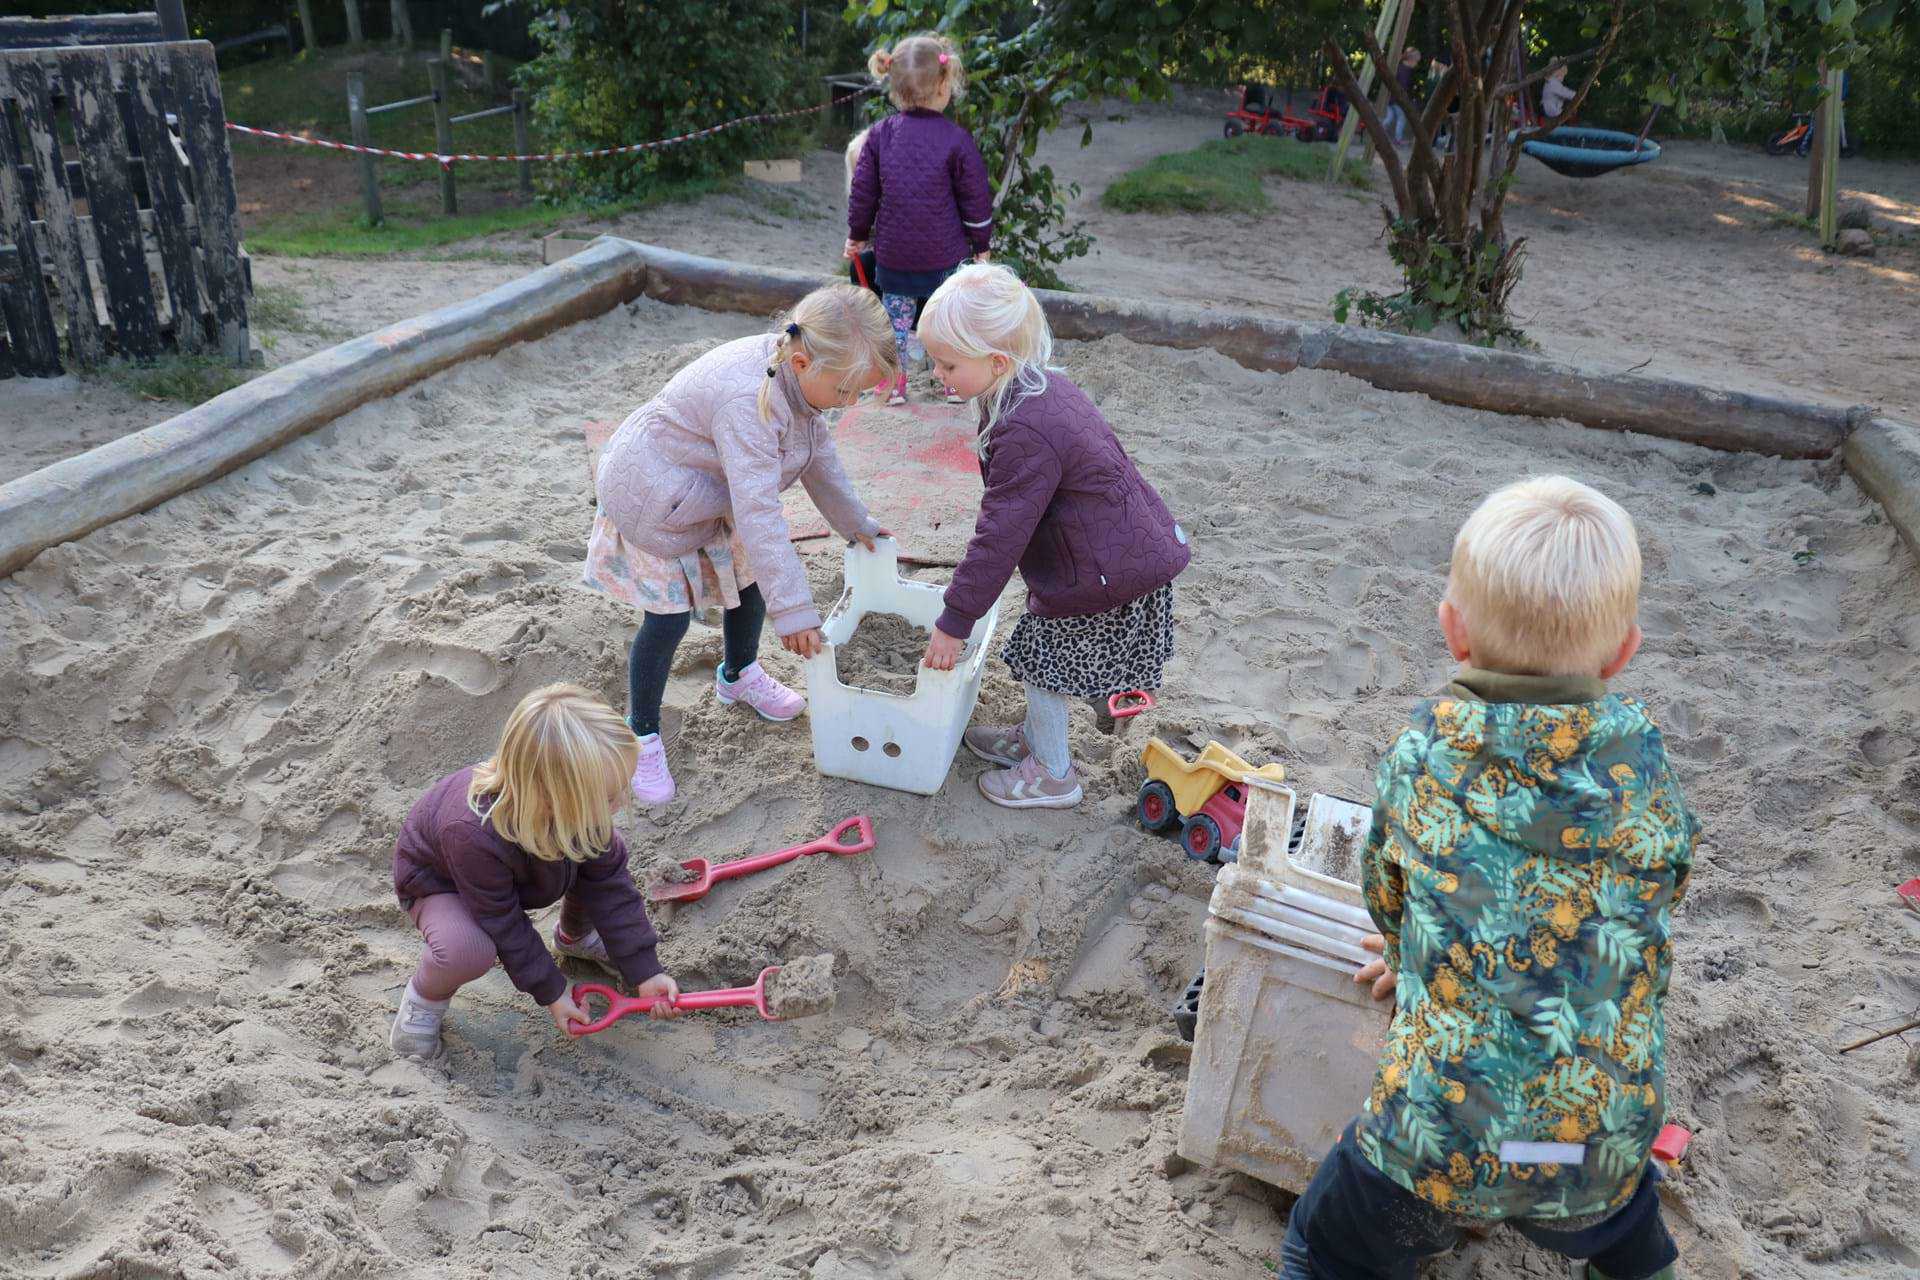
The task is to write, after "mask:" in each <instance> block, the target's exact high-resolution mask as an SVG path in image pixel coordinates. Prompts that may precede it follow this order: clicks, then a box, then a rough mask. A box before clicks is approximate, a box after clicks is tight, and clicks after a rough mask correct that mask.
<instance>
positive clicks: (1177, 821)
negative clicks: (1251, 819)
mask: <svg viewBox="0 0 1920 1280" xmlns="http://www.w3.org/2000/svg"><path fill="white" fill-rule="evenodd" d="M1140 763H1141V764H1143V765H1145V766H1146V768H1147V780H1146V781H1145V782H1143V783H1141V784H1140V795H1139V798H1138V800H1137V801H1136V802H1135V806H1134V812H1135V814H1136V816H1137V817H1138V818H1139V819H1140V825H1141V826H1143V827H1145V828H1146V829H1147V830H1148V831H1152V832H1156V833H1159V832H1168V831H1172V830H1173V829H1174V828H1175V827H1178V828H1179V829H1180V847H1181V848H1182V849H1183V850H1185V852H1186V855H1187V856H1188V857H1189V858H1192V859H1193V860H1194V861H1195V862H1212V861H1214V860H1215V859H1216V858H1218V857H1219V856H1220V851H1221V850H1222V849H1224V848H1226V847H1227V846H1229V845H1231V844H1232V843H1233V842H1234V841H1236V840H1238V839H1239V838H1240V828H1241V827H1242V826H1244V825H1245V824H1246V821H1247V789H1246V781H1247V779H1248V778H1263V779H1266V780H1267V781H1270V782H1285V781H1286V779H1287V774H1286V770H1285V769H1283V768H1281V767H1280V766H1279V765H1278V764H1263V765H1261V766H1260V767H1259V768H1258V769H1256V768H1254V767H1253V766H1252V765H1250V764H1248V763H1247V762H1246V761H1245V760H1242V759H1241V758H1240V757H1239V756H1237V755H1235V754H1234V753H1233V752H1231V751H1229V750H1228V749H1227V748H1225V747H1223V746H1221V745H1220V744H1219V743H1217V742H1209V743H1208V744H1207V745H1206V746H1205V748H1203V749H1202V750H1201V752H1200V754H1199V755H1197V756H1195V757H1194V758H1193V759H1192V760H1191V761H1189V760H1187V759H1186V758H1185V757H1183V756H1182V755H1181V754H1180V753H1179V752H1178V751H1175V750H1174V749H1173V748H1172V747H1170V746H1168V745H1167V744H1166V743H1164V742H1162V741H1161V740H1160V739H1158V738H1149V739H1147V745H1146V747H1145V749H1143V750H1142V751H1141V752H1140Z"/></svg>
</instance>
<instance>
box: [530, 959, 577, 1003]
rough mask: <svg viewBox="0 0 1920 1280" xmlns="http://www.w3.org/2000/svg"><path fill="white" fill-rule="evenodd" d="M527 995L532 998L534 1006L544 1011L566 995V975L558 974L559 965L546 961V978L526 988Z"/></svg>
mask: <svg viewBox="0 0 1920 1280" xmlns="http://www.w3.org/2000/svg"><path fill="white" fill-rule="evenodd" d="M527 994H528V995H530V996H532V997H533V1001H534V1003H535V1004H537V1005H539V1006H540V1007H541V1008H543V1009H544V1008H546V1007H547V1006H548V1005H550V1004H552V1003H553V1002H554V1001H555V1000H558V999H559V998H560V997H561V996H563V995H565V994H567V975H566V974H564V973H562V972H560V966H559V965H557V964H555V963H554V962H553V961H552V960H548V961H547V973H546V976H545V977H543V978H541V979H540V981H538V982H536V983H534V984H533V985H532V986H531V987H529V988H527Z"/></svg>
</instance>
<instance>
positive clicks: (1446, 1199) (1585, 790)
mask: <svg viewBox="0 0 1920 1280" xmlns="http://www.w3.org/2000/svg"><path fill="white" fill-rule="evenodd" d="M1376 787H1377V793H1376V794H1377V799H1376V801H1375V803H1374V808H1373V828H1372V831H1371V833H1370V834H1369V836H1368V840H1367V848H1366V855H1365V885H1364V889H1365V893H1366V901H1367V910H1368V911H1369V912H1370V913H1371V914H1372V916H1373V919H1374V921H1375V923H1377V924H1378V925H1379V927H1380V930H1381V932H1382V933H1384V934H1385V935H1386V939H1387V946H1386V961H1387V964H1388V966H1389V967H1390V968H1392V969H1394V970H1395V971H1396V972H1397V973H1398V974H1399V991H1398V995H1397V1005H1396V1009H1395V1012H1394V1017H1393V1025H1392V1028H1391V1030H1390V1031H1389V1032H1388V1039H1387V1052H1386V1056H1385V1058H1384V1059H1383V1060H1382V1062H1381V1064H1380V1071H1379V1074H1378V1075H1377V1076H1376V1077H1375V1079H1374V1085H1373V1093H1372V1096H1371V1097H1369V1098H1368V1100H1367V1114H1366V1115H1364V1116H1362V1117H1361V1119H1360V1124H1359V1130H1358V1135H1357V1136H1358V1140H1359V1144H1360V1149H1361V1151H1362V1152H1363V1153H1364V1154H1365V1155H1366V1157H1367V1159H1368V1160H1369V1161H1371V1162H1372V1163H1373V1165H1374V1167H1375V1168H1377V1169H1379V1170H1380V1171H1381V1172H1382V1173H1384V1174H1386V1175H1387V1176H1388V1177H1389V1178H1391V1179H1393V1180H1394V1181H1395V1182H1397V1183H1399V1184H1400V1185H1401V1186H1403V1187H1405V1188H1407V1189H1408V1190H1409V1191H1411V1192H1413V1193H1414V1194H1415V1195H1417V1196H1419V1197H1420V1198H1421V1199H1423V1200H1426V1201H1428V1202H1430V1203H1432V1204H1434V1205H1437V1206H1439V1207H1440V1208H1443V1209H1447V1210H1450V1211H1452V1212H1455V1213H1460V1214H1463V1215H1467V1216H1470V1217H1476V1218H1510V1217H1525V1218H1534V1219H1558V1218H1587V1217H1590V1216H1592V1215H1598V1214H1605V1213H1607V1212H1609V1211H1611V1210H1613V1209H1616V1208H1618V1207H1619V1206H1620V1205H1622V1204H1624V1203H1625V1202H1626V1200H1627V1198H1628V1197H1629V1196H1630V1195H1632V1193H1633V1189H1634V1187H1635V1185H1636V1183H1637V1182H1638V1180H1639V1177H1640V1172H1641V1169H1642V1167H1643V1166H1644V1165H1645V1164H1646V1160H1647V1152H1648V1150H1649V1148H1650V1147H1651V1146H1652V1145H1653V1139H1654V1135H1655V1134H1656V1133H1658V1132H1659V1129H1660V1125H1661V1119H1662V1116H1663V1114H1664V1112H1665V1105H1666V1104H1665V1090H1666V1072H1665V1050H1664V1040H1665V1028H1664V1024H1663V1020H1662V1015H1661V1002H1662V1000H1663V998H1664V997H1665V995H1666V992H1667V979H1668V975H1669V973H1670V972H1671V969H1672V964H1673V953H1672V948H1671V946H1670V944H1669V942H1668V927H1669V921H1668V914H1669V912H1670V910H1671V909H1672V907H1673V904H1674V903H1675V902H1678V901H1679V899H1680V896H1681V894H1682V893H1683V892H1685V889H1686V882H1687V871H1688V868H1689V866H1690V865H1691V864H1692V860H1693V845H1694V841H1695V839H1696V838H1697V836H1698V833H1699V825H1698V823H1697V822H1696V821H1695V820H1694V818H1693V815H1692V814H1691V813H1689V812H1688V811H1687V806H1686V801H1685V799H1684V798H1683V797H1682V796H1681V794H1680V784H1679V782H1678V781H1677V780H1676V778H1675V777H1674V774H1673V770H1672V768H1671V767H1670V766H1669V764H1668V763H1667V755H1666V748H1665V747H1664V745H1663V744H1662V742H1661V738H1660V731H1659V729H1657V728H1656V727H1655V726H1654V723H1653V721H1652V719H1651V718H1650V717H1649V716H1648V714H1647V711H1646V708H1645V707H1643V706H1641V705H1640V703H1638V702H1636V701H1634V700H1633V699H1631V698H1625V697H1620V696H1618V695H1614V694H1609V693H1608V692H1607V691H1606V685H1605V684H1603V683H1602V682H1601V681H1599V680H1591V679H1565V678H1557V677H1555V678H1550V677H1537V676H1511V675H1501V674H1496V673H1492V672H1484V671H1475V670H1472V669H1470V668H1469V669H1465V670H1463V671H1461V673H1460V674H1459V676H1458V677H1457V679H1456V681H1455V683H1454V684H1453V685H1452V686H1451V688H1450V690H1449V693H1448V696H1446V697H1442V698H1438V699H1434V700H1432V701H1429V702H1426V703H1423V704H1421V706H1420V707H1419V709H1418V710H1417V711H1416V712H1415V714H1414V717H1413V722H1412V724H1411V725H1410V726H1409V727H1408V728H1407V729H1406V731H1405V732H1403V733H1402V734H1401V735H1400V737H1399V739H1398V740H1397V741H1396V742H1395V743H1394V744H1393V747H1392V748H1391V749H1390V750H1389V751H1388V752H1387V756H1386V758H1385V759H1384V760H1382V761H1381V763H1380V772H1379V776H1378V778H1377V780H1376Z"/></svg>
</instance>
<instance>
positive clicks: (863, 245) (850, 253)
mask: <svg viewBox="0 0 1920 1280" xmlns="http://www.w3.org/2000/svg"><path fill="white" fill-rule="evenodd" d="M866 251H867V242H866V241H865V240H849V241H847V247H846V248H844V249H842V250H841V251H840V256H841V257H843V258H857V257H859V256H860V255H861V254H863V253H865V252H866Z"/></svg>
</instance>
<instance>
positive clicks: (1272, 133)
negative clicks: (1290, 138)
mask: <svg viewBox="0 0 1920 1280" xmlns="http://www.w3.org/2000/svg"><path fill="white" fill-rule="evenodd" d="M1260 132H1261V133H1264V134H1266V135H1267V136H1268V137H1269V138H1277V137H1279V136H1280V126H1279V124H1278V123H1276V122H1275V121H1272V120H1269V121H1267V122H1266V123H1265V124H1263V125H1261V126H1260Z"/></svg>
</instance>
